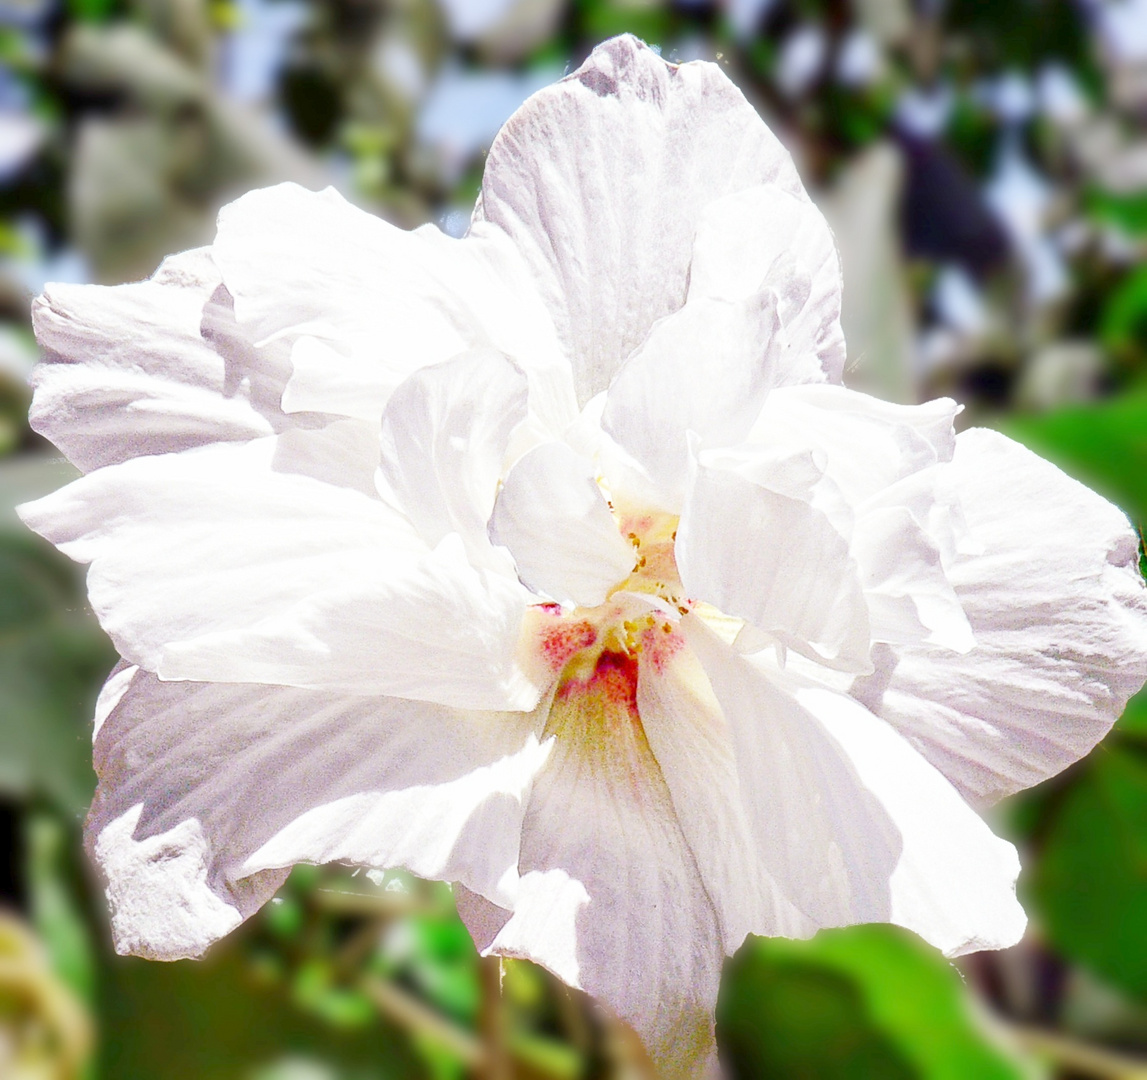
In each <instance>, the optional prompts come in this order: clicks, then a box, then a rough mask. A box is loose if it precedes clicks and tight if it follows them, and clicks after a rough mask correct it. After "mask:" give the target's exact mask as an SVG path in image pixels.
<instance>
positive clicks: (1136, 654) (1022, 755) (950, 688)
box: [853, 430, 1147, 801]
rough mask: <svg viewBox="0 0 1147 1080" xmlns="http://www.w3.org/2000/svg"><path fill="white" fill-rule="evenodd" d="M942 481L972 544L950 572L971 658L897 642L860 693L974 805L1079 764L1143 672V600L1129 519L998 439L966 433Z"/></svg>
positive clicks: (1146, 619)
mask: <svg viewBox="0 0 1147 1080" xmlns="http://www.w3.org/2000/svg"><path fill="white" fill-rule="evenodd" d="M947 471H948V476H947V480H948V482H949V484H950V485H951V486H952V487H953V489H954V490H955V492H956V493H957V495H958V497H959V499H960V505H961V507H962V511H963V517H964V520H965V521H966V523H967V527H968V530H969V535H970V538H971V539H972V540H973V541H976V542H977V543H978V545H979V553H978V554H977V553H975V551H974V549H971V550H969V551H967V552H964V553H962V554H957V556H956V557H955V558H954V559H953V560H952V562H951V563H950V565H949V566H948V577H949V579H950V580H951V582H952V584H953V586H954V588H955V591H956V595H957V596H958V598H959V600H960V602H961V604H962V605H963V608H964V610H965V611H966V612H967V616H968V619H969V622H970V624H971V627H972V630H973V632H974V634H975V640H976V647H975V648H974V649H973V650H972V651H971V652H969V653H968V654H967V655H966V656H960V655H956V654H953V653H951V652H947V651H941V650H939V649H935V648H927V647H924V646H916V647H894V648H889V649H886V650H884V651H883V652H881V653H879V654H878V657H877V661H878V663H877V671H876V672H875V674H873V675H872V676H871V677H870V678H868V679H865V680H862V681H859V682H858V683H857V684H856V685H855V686H854V688H853V694H854V695H855V696H856V697H857V698H858V699H859V700H861V701H863V702H864V703H865V704H866V705H867V706H868V707H869V708H870V709H872V710H873V711H874V712H876V713H877V714H878V715H880V716H882V717H884V718H885V719H886V720H888V722H889V723H891V724H893V725H894V726H895V727H896V728H897V729H898V730H899V731H900V732H901V733H902V734H903V735H904V736H905V737H906V738H907V739H909V740H910V741H911V743H912V744H913V745H914V746H915V747H916V748H917V749H918V750H919V751H920V752H921V753H922V754H923V755H924V756H925V757H927V758H928V760H929V761H931V762H932V763H933V764H934V765H935V766H936V767H937V768H938V769H940V771H941V772H943V773H944V774H945V776H947V777H948V779H949V780H951V781H952V783H953V784H955V785H956V787H957V788H959V790H960V791H961V792H963V793H964V794H965V795H966V796H967V797H968V798H970V799H973V800H976V801H992V800H995V799H998V798H1001V797H1002V796H1004V795H1008V794H1010V793H1011V792H1014V791H1017V790H1019V789H1021V788H1024V787H1028V786H1030V785H1032V784H1035V783H1038V782H1039V781H1041V780H1043V779H1045V778H1046V777H1048V776H1052V775H1054V774H1055V773H1057V772H1059V771H1060V770H1061V769H1063V768H1066V766H1068V765H1069V764H1071V763H1072V762H1073V761H1075V760H1077V759H1078V758H1080V757H1081V756H1082V755H1084V754H1086V753H1087V751H1088V750H1090V749H1091V747H1092V746H1094V745H1095V743H1096V742H1098V741H1099V739H1100V738H1101V737H1102V736H1103V735H1104V734H1105V733H1106V732H1107V730H1108V729H1109V728H1110V727H1111V725H1112V723H1113V722H1114V721H1115V720H1116V718H1117V717H1118V716H1119V714H1120V712H1121V711H1122V710H1123V706H1124V705H1125V704H1126V702H1127V699H1128V698H1129V697H1130V696H1131V695H1132V694H1134V693H1135V692H1136V691H1137V690H1138V689H1139V688H1140V686H1142V684H1143V681H1144V679H1145V678H1147V591H1145V589H1144V585H1143V581H1142V578H1141V576H1140V573H1139V568H1138V541H1137V538H1136V536H1135V533H1134V531H1133V530H1132V529H1131V527H1130V525H1129V524H1128V522H1127V518H1126V516H1125V515H1124V514H1123V513H1122V512H1121V511H1120V510H1119V509H1117V508H1116V507H1114V506H1112V505H1111V504H1110V503H1109V502H1107V501H1106V500H1105V499H1103V498H1101V497H1100V496H1098V495H1096V494H1095V493H1094V492H1092V491H1090V490H1088V489H1087V488H1085V487H1084V486H1083V485H1082V484H1079V483H1077V482H1076V481H1074V480H1072V479H1070V478H1068V477H1067V476H1065V475H1064V474H1063V473H1062V472H1060V471H1059V470H1058V469H1057V468H1055V466H1053V465H1051V464H1049V463H1048V462H1046V461H1044V460H1042V459H1041V458H1039V457H1037V456H1036V455H1035V454H1032V453H1031V452H1030V451H1028V450H1026V449H1024V448H1023V447H1021V446H1019V445H1018V444H1017V443H1014V442H1012V441H1011V440H1009V439H1006V438H1005V437H1004V436H1002V435H998V434H996V433H994V432H989V431H984V430H972V431H968V432H965V433H963V434H962V435H960V437H959V439H958V440H957V448H956V456H955V458H954V460H953V461H952V464H951V465H950V466H949V467H948V470H947Z"/></svg>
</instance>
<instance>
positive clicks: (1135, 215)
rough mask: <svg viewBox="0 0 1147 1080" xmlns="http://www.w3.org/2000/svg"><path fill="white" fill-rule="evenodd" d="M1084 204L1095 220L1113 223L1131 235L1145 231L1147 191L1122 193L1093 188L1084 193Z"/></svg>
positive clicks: (1141, 233) (1146, 228)
mask: <svg viewBox="0 0 1147 1080" xmlns="http://www.w3.org/2000/svg"><path fill="white" fill-rule="evenodd" d="M1084 205H1085V207H1086V209H1087V211H1088V213H1089V214H1090V215H1091V216H1092V217H1094V218H1095V219H1096V220H1097V221H1101V222H1105V223H1107V224H1110V225H1115V226H1117V227H1118V228H1120V229H1122V230H1123V231H1124V232H1127V233H1130V234H1131V235H1132V236H1142V235H1143V234H1144V233H1147V191H1133V192H1128V193H1123V192H1113V191H1102V190H1100V189H1099V188H1094V189H1092V190H1091V191H1089V192H1087V193H1086V195H1085V197H1084Z"/></svg>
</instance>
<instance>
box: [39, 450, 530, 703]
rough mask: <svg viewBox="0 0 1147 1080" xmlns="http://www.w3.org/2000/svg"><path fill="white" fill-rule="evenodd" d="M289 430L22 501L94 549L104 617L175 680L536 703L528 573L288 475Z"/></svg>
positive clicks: (101, 475) (66, 538) (374, 503)
mask: <svg viewBox="0 0 1147 1080" xmlns="http://www.w3.org/2000/svg"><path fill="white" fill-rule="evenodd" d="M276 442H277V441H276V440H275V439H273V438H272V439H262V440H256V441H254V442H251V443H248V444H245V445H242V446H235V445H219V446H213V447H205V448H203V449H200V450H192V451H188V452H187V453H184V454H172V455H167V456H163V457H150V458H137V459H135V460H133V461H129V462H126V463H124V464H122V465H114V466H110V467H108V468H106V469H100V470H98V471H97V472H94V473H91V474H89V475H88V476H86V477H83V478H82V479H80V480H78V481H76V482H75V483H74V484H71V485H69V486H68V487H65V488H63V489H61V490H60V491H58V492H56V493H55V494H54V495H50V496H48V497H47V498H45V499H42V500H40V501H39V502H37V503H32V504H29V505H27V506H25V507H23V508H22V509H21V513H22V515H23V517H24V520H25V521H26V522H27V523H28V524H29V525H30V526H31V527H32V528H33V529H35V530H36V531H37V532H39V533H41V534H42V535H44V536H46V537H47V538H49V539H50V540H51V541H52V542H53V543H55V544H56V545H57V546H59V547H60V548H61V550H63V551H64V552H65V553H66V554H68V555H69V556H70V557H72V558H74V559H76V560H77V561H79V562H91V563H92V566H91V569H90V571H89V574H88V588H89V595H90V597H91V601H92V607H93V608H94V610H95V611H96V614H97V615H98V616H99V618H100V621H101V624H102V625H103V627H104V629H106V630H107V631H108V633H109V634H110V635H111V637H112V640H113V641H114V642H115V643H116V646H117V648H118V649H119V651H120V653H121V655H123V656H125V657H127V658H128V659H130V660H131V661H132V662H134V663H138V664H140V665H141V666H144V667H146V668H147V669H148V670H154V671H156V672H157V673H158V674H159V675H160V677H161V678H170V679H182V678H189V679H205V680H218V681H223V682H269V683H282V684H284V685H292V686H311V687H321V688H328V689H338V690H344V691H348V692H352V693H368V694H395V695H398V696H403V697H411V698H417V699H420V700H429V701H439V702H442V703H443V704H447V705H458V706H460V707H468V706H469V707H474V708H512V709H515V708H518V709H520V708H525V709H528V708H532V707H533V705H534V703H535V702H536V701H537V698H538V693H539V688H538V687H535V686H533V685H532V684H531V683H530V682H529V681H528V680H526V678H525V676H524V675H523V674H522V672H521V670H520V669H519V668H518V665H517V661H516V652H517V648H518V638H519V632H520V626H521V619H522V613H523V611H524V609H525V603H526V600H527V599H528V596H529V594H528V593H526V591H525V590H524V589H522V587H521V586H520V585H519V584H518V583H517V581H515V580H513V579H512V578H509V577H505V576H501V575H498V574H493V573H484V572H481V571H478V570H475V569H474V568H473V567H472V566H471V565H470V563H469V562H468V561H467V559H466V555H465V551H464V549H463V546H462V543H461V541H460V540H459V538H458V537H457V536H456V535H451V536H448V537H447V538H446V539H445V540H443V541H442V543H440V544H439V545H438V547H436V548H434V549H431V548H429V547H428V545H426V544H425V543H424V542H423V541H422V540H421V539H420V538H419V537H418V535H417V533H416V532H415V530H414V528H413V527H412V526H411V524H410V523H409V521H408V520H407V519H406V518H405V517H404V516H402V515H401V514H399V513H398V512H397V511H395V510H393V509H391V508H389V507H387V506H386V505H385V504H384V503H382V502H381V501H380V500H379V499H378V498H370V497H368V496H366V495H363V494H361V493H360V492H358V491H355V490H353V489H350V488H346V487H335V486H333V485H330V484H325V483H322V482H320V481H317V480H314V479H312V478H311V477H308V476H302V475H298V474H288V473H282V472H278V471H275V469H274V467H273V463H274V455H275V451H276Z"/></svg>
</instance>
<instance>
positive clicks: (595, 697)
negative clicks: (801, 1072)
mask: <svg viewBox="0 0 1147 1080" xmlns="http://www.w3.org/2000/svg"><path fill="white" fill-rule="evenodd" d="M605 655H606V657H607V658H608V657H610V656H612V655H615V654H605ZM636 681H637V670H636V662H635V661H633V660H630V659H628V658H621V657H617V659H616V661H612V660H609V659H606V660H605V661H603V663H601V664H599V665H598V667H597V669H596V671H595V672H594V674H593V675H592V676H590V677H589V678H588V679H587V680H585V681H580V680H570V681H569V682H567V683H566V684H564V686H563V687H562V688H561V689H559V691H558V694H557V696H556V698H555V701H554V705H553V707H552V710H551V712H550V717H549V721H548V723H547V725H546V729H545V735H544V738H545V739H552V740H553V749H552V751H551V755H550V758H549V759H548V761H547V762H546V765H545V767H544V768H543V769H542V771H541V772H540V773H539V775H538V777H537V778H536V780H535V781H534V786H533V788H532V790H531V794H530V800H529V804H528V807H527V811H526V817H525V821H524V823H523V831H522V849H521V855H520V860H519V866H520V871H521V875H522V879H521V883H520V886H519V889H518V895H517V897H516V898H515V900H514V903H513V905H512V908H513V914H512V915H511V916H510V918H509V920H508V921H507V922H506V923H505V925H504V926H502V927H501V929H500V930H499V931H498V932H497V935H496V936H495V938H494V940H493V942H492V944H491V946H490V949H491V951H493V952H495V953H499V954H502V955H507V956H520V957H524V958H527V959H530V960H534V961H535V962H537V963H540V964H542V965H543V966H545V967H547V968H549V969H550V970H551V971H553V972H554V973H555V974H557V975H558V976H559V977H560V978H562V979H564V980H565V981H566V982H567V983H569V984H570V985H572V986H577V987H580V988H581V989H583V990H585V991H587V992H588V993H590V994H592V995H593V996H594V997H596V998H598V999H599V1000H601V1001H602V1002H604V1003H605V1004H606V1005H607V1006H608V1007H609V1008H611V1009H612V1010H613V1011H614V1012H615V1013H616V1014H617V1015H618V1016H620V1017H621V1018H622V1019H623V1020H625V1021H627V1022H628V1023H630V1024H632V1025H633V1026H634V1028H636V1030H637V1032H638V1034H640V1035H641V1037H642V1039H643V1040H644V1041H645V1044H646V1046H647V1047H648V1049H649V1052H650V1055H651V1056H652V1058H653V1060H654V1062H655V1063H656V1064H657V1066H658V1069H659V1072H660V1074H661V1075H665V1076H692V1075H698V1074H699V1073H700V1072H701V1071H702V1070H704V1069H705V1068H706V1067H708V1065H709V1064H710V1063H711V1060H712V1055H713V1050H714V1042H713V1038H714V1037H713V1008H714V1005H715V1003H716V999H717V990H718V985H719V982H720V975H721V962H722V958H723V955H724V950H723V948H722V942H721V936H720V930H719V927H718V921H717V916H716V913H715V911H714V909H713V905H712V903H711V901H710V899H709V896H708V894H707V893H706V890H705V885H704V882H703V881H702V879H701V875H700V872H699V870H698V866H697V863H696V860H695V859H694V858H693V854H692V851H691V850H690V848H689V844H688V842H687V841H686V838H685V835H684V833H683V832H682V830H681V826H680V824H679V822H678V817H677V814H676V811H675V810H674V807H673V801H672V798H671V796H670V794H669V791H668V789H667V787H666V784H665V780H664V778H663V777H662V775H661V772H660V769H659V768H658V765H657V761H656V759H655V758H654V756H653V754H652V752H651V750H650V747H649V744H648V742H647V741H646V738H645V735H644V733H643V731H642V727H641V722H640V720H639V718H638V716H637V703H636V697H635V686H636Z"/></svg>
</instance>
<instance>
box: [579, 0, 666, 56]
mask: <svg viewBox="0 0 1147 1080" xmlns="http://www.w3.org/2000/svg"><path fill="white" fill-rule="evenodd" d="M665 6H666V7H667V6H668V5H665ZM577 13H578V18H579V22H580V23H581V27H582V30H583V32H584V34H585V36H586V38H587V39H588V40H590V41H604V40H605V39H606V38H608V37H613V36H614V35H615V34H635V35H636V36H637V37H639V38H641V39H642V40H643V41H647V42H649V44H650V45H662V44H665V43H667V39H668V37H669V33H670V30H671V19H670V16H669V13H668V12H667V11H666V10H665V7H662V6H661V5H659V4H656V5H655V4H646V3H641V2H640V0H638V2H630V3H616V2H615V0H581V3H580V4H578V12H577Z"/></svg>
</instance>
